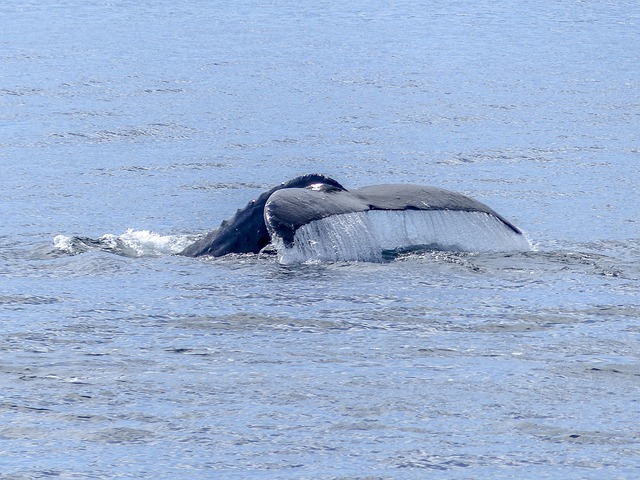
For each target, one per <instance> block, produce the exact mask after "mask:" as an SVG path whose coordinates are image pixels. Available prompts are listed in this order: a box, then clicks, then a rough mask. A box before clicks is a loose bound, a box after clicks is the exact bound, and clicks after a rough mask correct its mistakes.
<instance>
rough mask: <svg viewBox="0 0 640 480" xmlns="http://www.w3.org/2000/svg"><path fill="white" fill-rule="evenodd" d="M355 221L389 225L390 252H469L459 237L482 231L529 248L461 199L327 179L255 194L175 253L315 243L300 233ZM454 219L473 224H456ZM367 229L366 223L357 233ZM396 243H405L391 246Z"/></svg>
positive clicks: (484, 209) (313, 177)
mask: <svg viewBox="0 0 640 480" xmlns="http://www.w3.org/2000/svg"><path fill="white" fill-rule="evenodd" d="M380 214H386V216H384V215H382V216H381V215H380ZM412 214H413V215H412ZM415 214H418V216H416V215H415ZM362 216H371V218H381V219H382V220H381V222H382V224H383V225H392V224H393V226H391V227H390V229H391V230H394V229H395V230H401V231H404V236H403V235H400V234H396V233H397V232H394V231H391V232H387V237H388V238H387V240H385V242H386V244H389V245H390V247H389V248H391V249H393V248H396V247H397V248H409V247H412V246H413V245H412V243H415V244H416V245H425V246H429V245H431V246H434V245H435V244H436V243H437V244H439V245H441V246H442V245H445V247H446V249H452V250H458V249H459V250H467V249H469V248H465V247H464V242H461V241H459V240H460V239H459V238H458V237H464V236H467V237H472V238H473V239H475V238H477V237H479V236H482V235H484V231H485V230H491V231H494V230H495V231H498V230H499V233H500V235H501V238H506V236H508V237H509V241H510V242H511V243H512V244H514V245H517V248H519V249H520V248H522V249H527V247H528V246H529V243H528V240H526V239H525V236H524V233H523V232H522V231H521V230H520V229H519V228H518V227H516V226H515V225H514V224H513V223H511V222H510V221H509V220H507V219H506V218H505V217H503V216H502V215H500V214H499V213H497V212H496V211H494V210H493V209H492V208H490V207H489V206H487V205H485V204H484V203H482V202H480V201H478V200H475V199H473V198H471V197H469V196H466V195H464V194H461V193H457V192H453V191H449V190H445V189H442V188H438V187H433V186H426V185H414V184H382V185H371V186H366V187H361V188H357V189H352V190H347V189H346V188H345V187H343V186H342V185H341V184H340V183H339V182H337V181H336V180H334V179H332V178H330V177H328V176H326V175H322V174H307V175H303V176H300V177H296V178H294V179H292V180H289V181H287V182H283V183H281V184H280V185H278V186H275V187H273V188H271V189H270V190H268V191H266V192H264V193H262V194H261V195H260V196H259V197H258V198H256V199H254V200H252V201H250V202H249V203H248V204H247V205H246V206H245V207H244V208H241V209H238V211H237V212H236V213H235V215H234V216H233V217H232V218H230V219H228V220H225V221H223V222H222V223H221V224H220V226H219V227H218V228H217V229H215V230H213V231H211V232H209V233H207V234H205V235H203V236H202V237H201V238H199V239H198V240H196V241H195V242H193V243H192V244H190V245H188V246H187V247H186V248H185V249H184V250H183V251H182V252H180V255H183V256H189V257H200V256H212V257H221V256H224V255H229V254H247V253H260V252H261V251H263V250H264V249H265V247H267V246H269V245H276V246H277V247H278V250H280V249H283V250H287V249H293V248H295V247H296V246H297V244H301V243H304V242H307V243H318V241H317V240H308V239H306V240H305V239H303V238H302V237H303V232H306V231H307V230H309V229H310V228H311V227H312V226H315V227H316V230H317V228H318V225H320V224H323V222H324V224H326V222H327V221H331V220H333V219H340V221H341V222H342V224H341V225H342V227H339V228H341V229H342V230H344V229H345V228H347V229H350V230H354V229H353V228H349V227H351V224H353V223H354V222H356V223H357V221H360V220H361V219H362ZM425 218H426V219H427V220H426V221H425V220H424V219H425ZM460 218H465V219H466V218H469V219H475V220H473V221H472V222H470V223H464V222H462V223H461V222H460V220H459V219H460ZM416 219H421V220H416ZM478 219H480V220H481V222H480V221H479V220H478ZM366 221H368V220H366ZM398 221H399V222H400V223H397V222H398ZM345 222H349V223H348V224H346V223H345ZM390 222H391V223H390ZM393 222H396V223H393ZM447 222H450V223H455V225H454V226H455V228H452V229H448V230H447V228H446V227H447V225H446V224H447ZM465 222H466V220H465ZM474 222H475V223H474ZM479 222H480V223H479ZM324 224H323V225H324ZM345 225H346V227H345ZM371 228H372V227H370V226H366V225H365V227H364V228H363V229H364V230H366V229H371ZM434 229H440V230H441V231H446V232H448V233H446V235H449V236H451V237H453V238H448V239H447V238H445V239H444V241H443V239H442V238H441V237H442V235H441V236H440V237H437V238H436V237H434V236H433V233H432V232H431V233H430V232H428V231H427V230H434ZM465 229H466V230H465ZM474 229H475V230H474ZM334 230H335V229H334ZM407 232H408V233H407ZM307 233H308V232H307ZM339 233H340V232H338V237H336V236H335V235H334V236H333V237H332V238H333V240H332V241H333V242H334V243H336V242H338V243H339V242H341V241H344V240H342V239H344V238H346V237H344V236H342V237H339ZM360 234H362V235H368V234H370V232H366V231H363V232H357V231H356V232H355V233H353V232H352V233H350V234H349V235H350V237H349V238H351V239H353V237H357V236H358V235H360ZM299 237H300V238H299ZM397 238H403V239H404V240H403V241H402V242H400V243H401V244H399V245H395V247H394V242H395V241H396V239H397ZM434 238H435V240H434ZM320 240H322V239H320ZM514 241H515V243H513V242H514ZM386 244H385V245H386ZM460 245H462V246H460ZM472 245H473V243H472ZM333 247H334V248H335V247H336V246H335V245H333ZM382 248H386V247H384V246H383V247H382ZM470 248H471V249H473V248H474V247H473V246H472V247H470ZM498 249H499V247H498Z"/></svg>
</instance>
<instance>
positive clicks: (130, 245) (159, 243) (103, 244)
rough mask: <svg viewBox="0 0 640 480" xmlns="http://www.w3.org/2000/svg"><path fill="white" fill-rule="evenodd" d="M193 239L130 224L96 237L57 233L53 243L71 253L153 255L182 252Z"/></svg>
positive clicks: (57, 247)
mask: <svg viewBox="0 0 640 480" xmlns="http://www.w3.org/2000/svg"><path fill="white" fill-rule="evenodd" d="M192 241H193V239H192V238H191V237H189V236H186V235H159V234H157V233H154V232H151V231H149V230H134V229H132V228H130V229H128V230H127V231H126V232H125V233H123V234H121V235H114V234H111V233H109V234H106V235H103V236H101V237H100V238H98V239H95V240H94V239H89V238H82V237H68V236H65V235H57V236H56V237H55V238H54V239H53V244H54V247H55V248H56V249H58V250H61V251H63V252H65V253H68V254H71V255H75V254H78V253H83V252H86V251H88V250H101V251H107V252H111V253H115V254H118V255H124V256H128V257H153V256H161V255H172V254H176V253H180V252H181V251H182V250H184V248H185V247H186V246H187V245H189V244H190V243H191V242H192Z"/></svg>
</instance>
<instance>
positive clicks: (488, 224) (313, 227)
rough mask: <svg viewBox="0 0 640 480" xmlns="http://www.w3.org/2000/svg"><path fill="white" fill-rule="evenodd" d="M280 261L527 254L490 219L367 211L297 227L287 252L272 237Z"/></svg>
mask: <svg viewBox="0 0 640 480" xmlns="http://www.w3.org/2000/svg"><path fill="white" fill-rule="evenodd" d="M274 244H275V245H276V248H277V249H278V259H279V261H280V262H281V263H302V262H315V261H365V262H380V261H382V259H383V252H385V251H393V250H402V249H407V248H411V247H424V248H427V249H434V250H449V251H465V252H512V251H527V250H531V244H530V243H529V240H528V239H527V238H526V236H525V235H519V234H517V233H515V232H514V231H513V230H512V229H510V228H509V227H507V226H506V225H505V224H504V223H503V222H501V221H500V220H499V219H497V218H496V217H494V216H492V215H489V214H486V213H481V212H461V211H454V210H428V211H425V210H403V211H387V210H371V211H368V212H358V213H348V214H344V215H334V216H331V217H327V218H323V219H321V220H318V221H314V222H311V223H309V224H307V225H304V226H302V227H300V228H299V229H298V230H297V231H296V234H295V237H294V244H293V246H292V247H290V248H287V247H285V246H284V244H283V242H282V241H281V240H279V239H274Z"/></svg>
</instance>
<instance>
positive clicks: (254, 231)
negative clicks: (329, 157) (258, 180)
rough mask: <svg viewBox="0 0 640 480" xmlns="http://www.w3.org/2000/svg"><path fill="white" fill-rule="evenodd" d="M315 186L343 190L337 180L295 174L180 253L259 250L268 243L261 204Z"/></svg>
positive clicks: (191, 255)
mask: <svg viewBox="0 0 640 480" xmlns="http://www.w3.org/2000/svg"><path fill="white" fill-rule="evenodd" d="M291 188H298V189H299V188H314V189H315V190H316V191H321V190H324V191H328V190H336V191H340V190H344V187H343V186H342V185H340V184H339V183H338V182H337V181H335V180H333V179H332V178H329V177H327V176H325V175H320V174H308V175H303V176H300V177H296V178H294V179H293V180H289V181H288V182H284V183H281V184H280V185H278V186H276V187H274V188H272V189H271V190H268V191H266V192H264V193H263V194H261V195H260V196H259V197H258V198H256V199H254V200H251V201H250V202H249V203H248V204H247V206H246V207H244V208H241V209H239V210H238V211H237V212H236V214H235V215H234V216H233V217H232V218H230V219H228V220H225V221H223V222H222V223H221V224H220V226H219V227H218V228H217V229H216V230H214V231H212V232H209V233H208V234H206V235H205V236H204V237H202V238H200V239H199V240H197V241H195V242H194V243H192V244H191V245H189V246H188V247H187V248H185V249H184V250H183V251H182V252H181V253H180V255H185V256H188V257H199V256H202V255H211V256H214V257H220V256H222V255H227V254H230V253H258V252H260V250H262V249H263V248H264V247H265V246H267V245H268V244H269V242H270V238H271V237H270V234H269V231H268V230H267V226H266V223H265V220H264V207H265V204H266V203H267V200H268V199H269V197H271V195H273V193H275V192H276V191H278V190H282V189H291Z"/></svg>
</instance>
